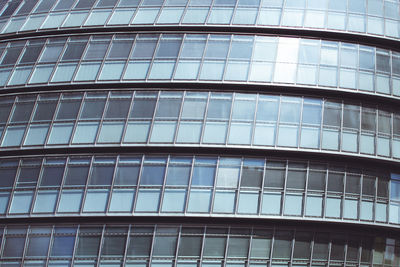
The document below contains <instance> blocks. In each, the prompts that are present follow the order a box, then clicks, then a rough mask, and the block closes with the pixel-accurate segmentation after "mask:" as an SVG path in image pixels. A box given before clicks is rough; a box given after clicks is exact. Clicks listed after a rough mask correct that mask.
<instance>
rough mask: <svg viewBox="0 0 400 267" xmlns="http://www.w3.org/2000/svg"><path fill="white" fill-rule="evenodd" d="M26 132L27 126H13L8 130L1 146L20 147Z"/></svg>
mask: <svg viewBox="0 0 400 267" xmlns="http://www.w3.org/2000/svg"><path fill="white" fill-rule="evenodd" d="M24 132H25V126H11V127H8V128H7V131H6V133H5V135H4V137H3V142H2V144H1V146H3V147H7V146H19V145H20V144H21V140H22V137H23V135H24Z"/></svg>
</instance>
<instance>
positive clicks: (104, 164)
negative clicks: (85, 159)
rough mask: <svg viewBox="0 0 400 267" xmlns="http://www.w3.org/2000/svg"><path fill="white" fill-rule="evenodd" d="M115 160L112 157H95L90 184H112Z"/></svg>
mask: <svg viewBox="0 0 400 267" xmlns="http://www.w3.org/2000/svg"><path fill="white" fill-rule="evenodd" d="M114 164H115V160H114V159H110V158H95V160H94V162H93V166H92V172H91V175H90V179H89V185H102V186H111V182H112V178H113V175H114Z"/></svg>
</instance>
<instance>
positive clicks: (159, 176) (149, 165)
mask: <svg viewBox="0 0 400 267" xmlns="http://www.w3.org/2000/svg"><path fill="white" fill-rule="evenodd" d="M165 165H166V160H165V159H163V158H151V157H149V158H146V159H145V161H144V163H143V170H142V175H141V178H140V185H160V186H161V185H162V184H163V181H164V173H165Z"/></svg>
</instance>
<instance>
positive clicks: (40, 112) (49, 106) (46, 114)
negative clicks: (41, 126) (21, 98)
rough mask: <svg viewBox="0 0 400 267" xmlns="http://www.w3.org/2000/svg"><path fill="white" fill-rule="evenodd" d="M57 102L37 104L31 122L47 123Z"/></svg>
mask: <svg viewBox="0 0 400 267" xmlns="http://www.w3.org/2000/svg"><path fill="white" fill-rule="evenodd" d="M56 106H57V102H55V101H54V102H38V104H37V106H36V110H35V115H34V116H33V119H32V120H33V121H49V120H51V119H52V118H53V115H54V112H55V109H56Z"/></svg>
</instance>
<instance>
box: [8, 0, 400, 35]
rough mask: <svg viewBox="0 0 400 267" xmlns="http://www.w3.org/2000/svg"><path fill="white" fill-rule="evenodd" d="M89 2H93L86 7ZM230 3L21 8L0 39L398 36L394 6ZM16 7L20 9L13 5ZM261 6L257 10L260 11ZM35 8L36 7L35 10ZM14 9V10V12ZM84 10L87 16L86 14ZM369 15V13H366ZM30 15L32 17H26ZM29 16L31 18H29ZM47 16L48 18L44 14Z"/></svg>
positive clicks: (386, 3) (378, 4)
mask: <svg viewBox="0 0 400 267" xmlns="http://www.w3.org/2000/svg"><path fill="white" fill-rule="evenodd" d="M88 2H93V1H88ZM234 2H235V1H232V2H231V3H229V4H228V5H226V4H225V3H224V4H222V5H218V4H214V5H213V6H212V7H211V3H210V2H206V1H205V2H204V3H198V4H192V3H190V4H189V5H188V6H186V4H185V5H182V4H172V5H171V4H170V3H169V2H168V1H166V5H165V6H164V7H161V5H162V1H161V2H159V3H157V4H156V5H145V4H144V3H142V5H141V6H140V7H138V5H137V3H136V2H135V3H134V4H128V5H126V6H125V5H124V6H120V5H118V6H115V7H114V8H113V7H112V6H101V7H100V6H99V7H95V9H92V10H89V11H88V10H87V9H91V8H90V7H87V8H83V9H81V8H78V9H72V10H71V9H70V8H71V7H72V6H70V8H66V9H64V8H62V9H58V8H57V6H55V7H54V9H53V10H51V11H50V9H51V5H48V6H47V9H39V10H41V11H39V10H37V9H34V10H32V9H33V8H34V6H32V5H31V4H30V3H31V2H28V3H29V4H27V5H30V6H29V8H30V9H26V8H24V7H21V9H20V10H16V11H17V12H16V13H15V14H14V16H13V17H10V16H11V15H12V14H13V12H14V11H15V8H16V7H17V6H18V5H17V6H15V4H14V5H11V6H7V7H6V8H5V9H4V10H3V11H2V12H1V15H0V29H1V31H2V33H3V34H7V33H14V32H24V31H35V30H46V29H63V28H71V27H72V28H73V27H104V26H110V27H113V26H119V25H135V26H137V25H174V24H175V25H240V26H257V27H262V26H266V27H282V28H293V27H297V28H304V29H307V28H309V29H314V30H315V29H320V30H331V31H343V32H353V33H357V34H367V35H371V36H374V35H375V36H385V37H387V38H392V39H397V38H399V37H400V35H399V30H398V28H399V26H398V25H399V15H398V13H399V11H398V8H399V7H398V4H396V3H394V2H390V1H385V2H384V3H385V5H383V3H382V2H380V1H374V2H373V3H374V4H373V5H371V4H368V11H367V5H366V2H365V1H357V4H355V6H356V9H353V7H352V6H351V5H349V7H348V8H349V9H348V10H346V2H345V1H340V2H339V1H336V2H337V3H339V4H336V3H335V4H333V5H334V6H331V5H327V4H326V2H322V4H320V5H317V6H312V7H309V6H308V7H307V8H310V9H308V10H307V9H305V6H304V5H305V1H297V2H296V3H295V4H294V5H287V4H286V5H285V6H284V7H283V1H278V2H276V1H275V2H268V1H266V2H265V1H263V2H262V3H260V1H256V2H257V3H252V4H244V5H242V4H240V2H239V4H238V5H237V6H236V7H235V3H234ZM18 4H19V3H18ZM260 4H261V5H260ZM38 7H40V5H39V6H38ZM13 8H14V9H13ZM85 9H86V10H85ZM370 9H372V10H370ZM31 11H32V12H31ZM30 12H31V15H30V16H29V15H28V14H29V13H30ZM45 12H47V13H45Z"/></svg>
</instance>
